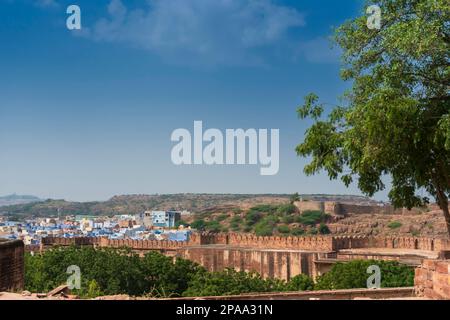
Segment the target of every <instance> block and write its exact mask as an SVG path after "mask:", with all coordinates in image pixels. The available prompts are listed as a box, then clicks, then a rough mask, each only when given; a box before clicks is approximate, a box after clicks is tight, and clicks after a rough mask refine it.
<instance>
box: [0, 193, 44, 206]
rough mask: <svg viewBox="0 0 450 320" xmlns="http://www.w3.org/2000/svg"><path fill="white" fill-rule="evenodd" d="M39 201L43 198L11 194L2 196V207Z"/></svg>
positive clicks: (0, 197) (0, 200)
mask: <svg viewBox="0 0 450 320" xmlns="http://www.w3.org/2000/svg"><path fill="white" fill-rule="evenodd" d="M39 201H42V200H41V199H39V198H38V197H35V196H29V195H18V194H11V195H8V196H0V207H1V206H11V205H16V204H26V203H31V202H39Z"/></svg>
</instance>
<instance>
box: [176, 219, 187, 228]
mask: <svg viewBox="0 0 450 320" xmlns="http://www.w3.org/2000/svg"><path fill="white" fill-rule="evenodd" d="M181 225H183V226H185V227H186V226H189V223H187V222H186V221H184V220H178V221H177V222H175V227H177V228H178V227H179V226H181Z"/></svg>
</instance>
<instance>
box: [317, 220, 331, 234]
mask: <svg viewBox="0 0 450 320" xmlns="http://www.w3.org/2000/svg"><path fill="white" fill-rule="evenodd" d="M319 233H320V234H330V233H331V231H330V229H329V228H328V226H327V225H326V224H325V223H323V222H322V223H321V224H320V226H319Z"/></svg>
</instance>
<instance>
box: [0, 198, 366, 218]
mask: <svg viewBox="0 0 450 320" xmlns="http://www.w3.org/2000/svg"><path fill="white" fill-rule="evenodd" d="M300 196H301V197H302V198H303V199H304V200H335V201H356V202H361V201H364V202H367V201H370V199H368V198H366V197H360V196H348V195H300ZM289 197H290V195H289V194H161V195H159V194H156V195H144V194H142V195H120V196H114V197H112V198H111V199H109V200H107V201H103V202H99V201H94V202H69V201H65V200H52V199H49V200H44V201H40V202H28V203H22V204H16V205H9V206H3V207H0V214H1V215H9V216H17V217H33V216H34V217H37V216H40V217H49V216H56V215H58V209H59V210H60V214H61V215H63V216H64V215H77V214H87V215H109V216H111V215H115V214H137V213H140V212H143V211H145V210H154V209H159V210H166V209H179V210H188V211H192V212H200V211H203V210H205V209H208V208H213V207H221V206H222V207H223V206H225V207H230V206H232V207H239V208H250V207H251V206H254V205H257V204H263V203H264V204H277V203H285V202H287V201H289Z"/></svg>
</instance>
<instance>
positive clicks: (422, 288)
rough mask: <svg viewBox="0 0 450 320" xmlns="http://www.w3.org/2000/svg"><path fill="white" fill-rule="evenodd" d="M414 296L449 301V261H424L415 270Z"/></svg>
mask: <svg viewBox="0 0 450 320" xmlns="http://www.w3.org/2000/svg"><path fill="white" fill-rule="evenodd" d="M414 287H415V292H416V296H419V297H425V298H428V299H446V300H448V299H450V260H425V261H423V263H422V265H421V266H420V267H419V268H416V270H415V277H414Z"/></svg>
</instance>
